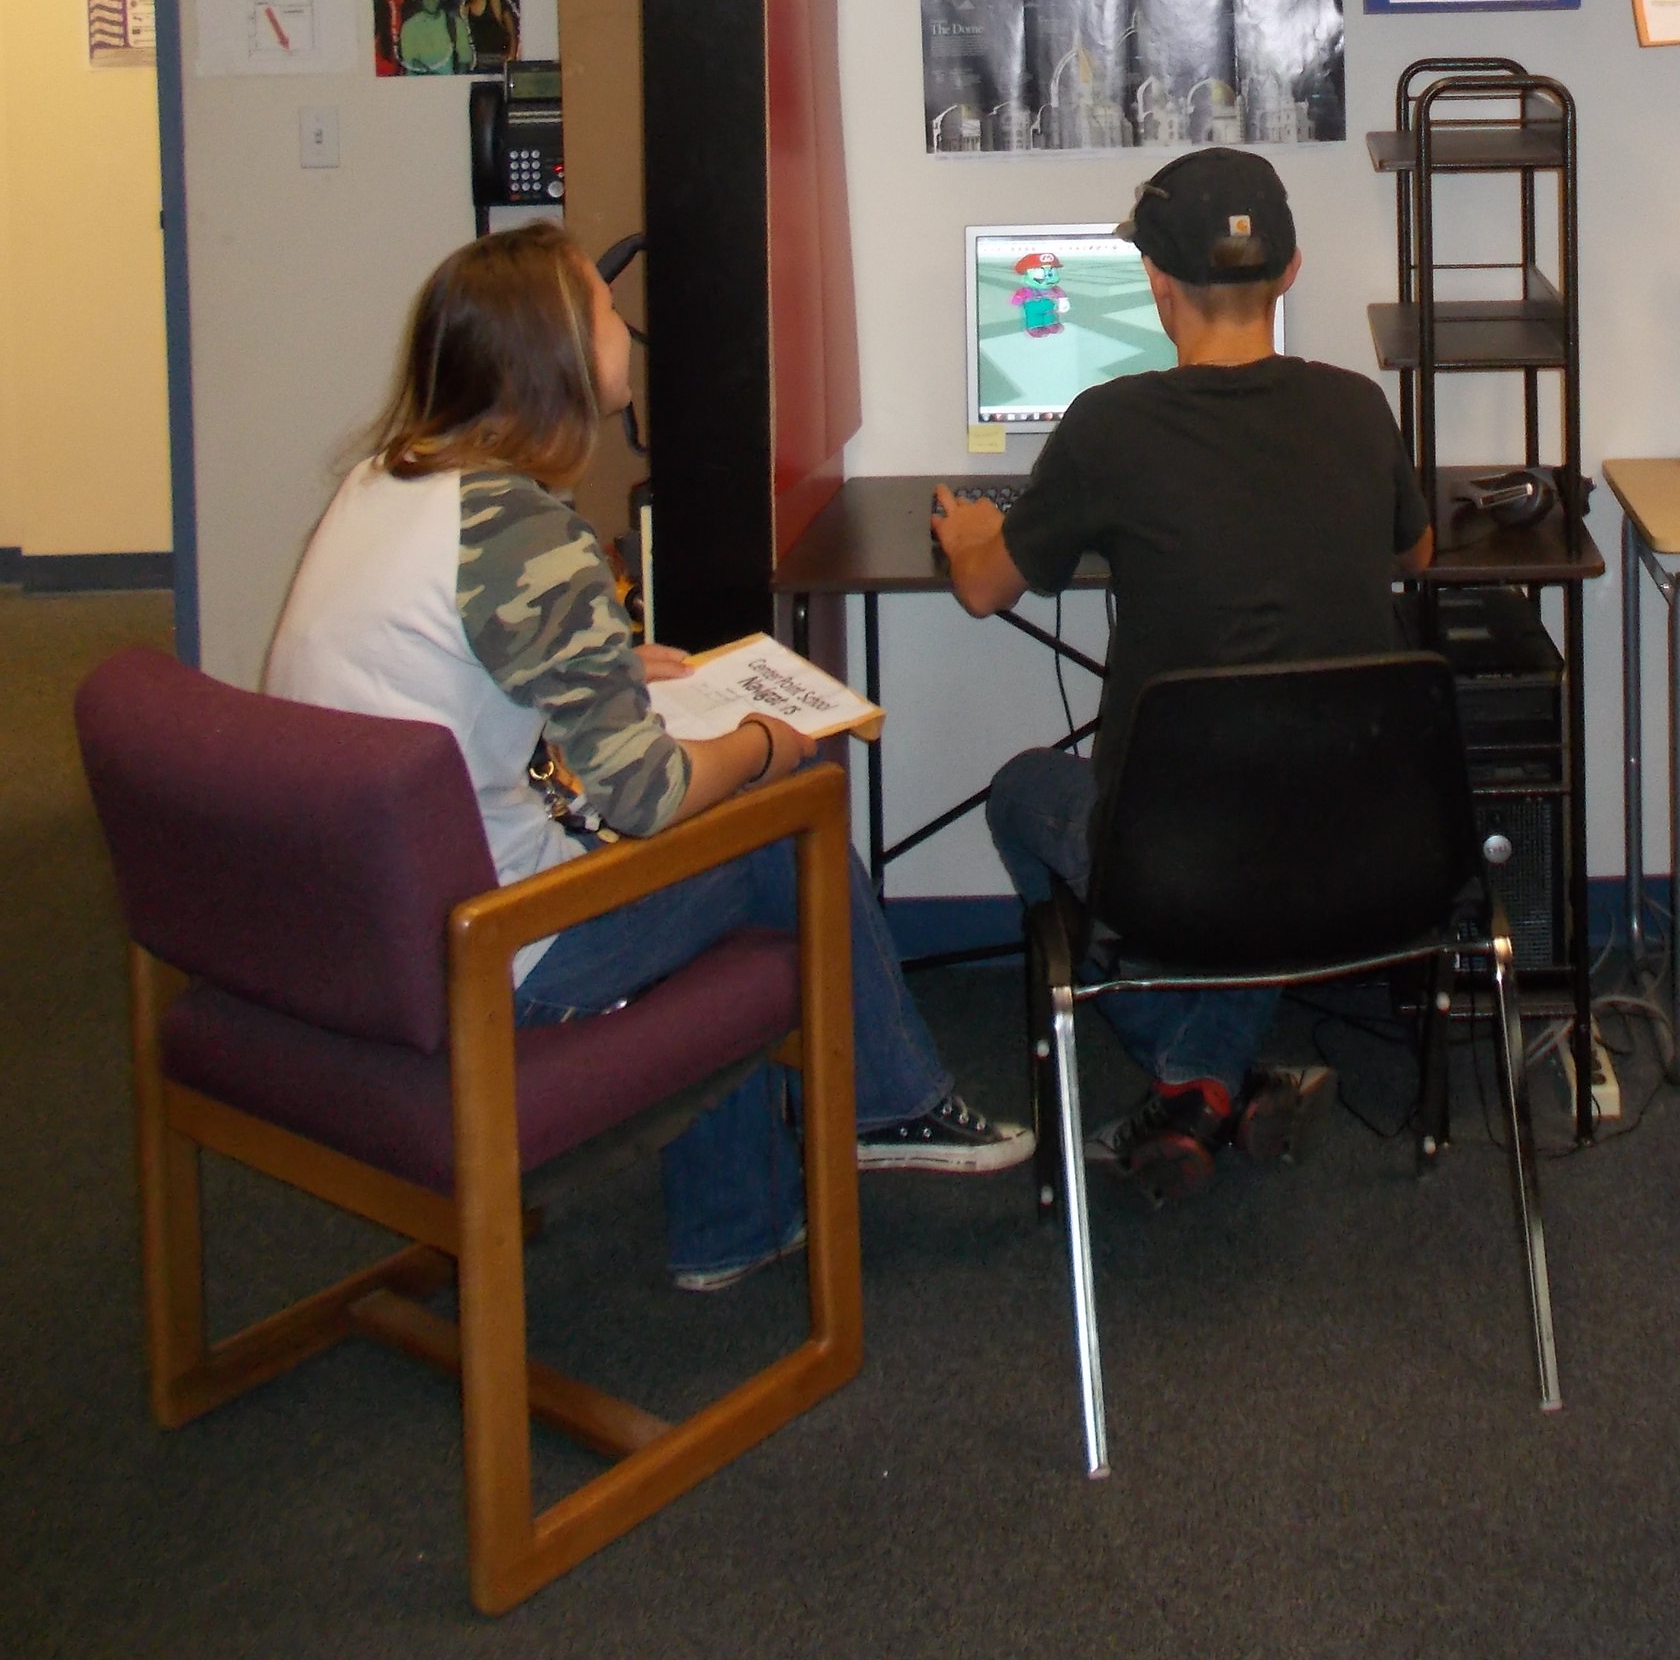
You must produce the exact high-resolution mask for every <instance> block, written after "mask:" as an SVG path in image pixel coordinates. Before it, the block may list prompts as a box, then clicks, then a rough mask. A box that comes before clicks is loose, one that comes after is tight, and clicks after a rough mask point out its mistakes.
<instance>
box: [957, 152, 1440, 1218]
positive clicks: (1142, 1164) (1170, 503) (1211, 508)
mask: <svg viewBox="0 0 1680 1660" xmlns="http://www.w3.org/2000/svg"><path fill="white" fill-rule="evenodd" d="M1115 234H1116V235H1118V236H1122V237H1124V238H1126V239H1127V240H1128V241H1131V242H1133V243H1135V244H1136V245H1137V247H1138V249H1139V251H1140V252H1141V253H1142V254H1143V260H1144V270H1145V272H1146V274H1147V275H1148V278H1149V285H1150V289H1151V292H1152V293H1153V295H1154V299H1155V305H1156V309H1157V310H1158V311H1159V313H1160V317H1161V323H1162V326H1163V327H1164V328H1165V330H1166V332H1167V334H1168V336H1169V338H1170V339H1171V340H1172V341H1173V343H1174V345H1175V347H1176V348H1177V352H1178V366H1177V367H1176V368H1174V369H1169V370H1164V371H1160V372H1156V373H1152V374H1141V375H1133V376H1126V377H1122V378H1120V379H1118V380H1113V381H1109V382H1108V383H1107V384H1105V385H1103V386H1099V387H1095V388H1093V389H1091V390H1090V391H1088V392H1086V393H1084V394H1083V395H1081V396H1080V397H1079V398H1078V399H1076V400H1075V402H1074V403H1073V405H1072V406H1071V407H1070V408H1069V409H1068V411H1067V414H1066V416H1065V417H1064V418H1063V420H1062V422H1061V424H1060V425H1059V427H1058V428H1057V430H1056V431H1055V432H1053V433H1052V434H1051V436H1050V438H1049V440H1048V441H1047V442H1046V444H1045V446H1044V450H1043V453H1042V454H1041V455H1040V457H1039V460H1038V463H1037V465H1036V466H1035V467H1034V468H1033V472H1032V477H1031V479H1030V480H1029V482H1028V484H1027V487H1026V489H1025V491H1024V492H1023V493H1022V495H1021V496H1020V497H1019V499H1018V500H1017V501H1016V503H1015V505H1014V506H1013V507H1012V508H1011V509H1010V511H1009V515H1008V517H1007V518H1004V517H1003V516H1002V515H1000V514H999V512H998V510H997V509H996V508H995V507H994V506H992V505H991V504H990V503H989V502H985V501H978V502H972V503H965V502H958V501H957V500H956V499H955V498H954V497H952V495H951V494H950V492H949V491H948V490H946V489H945V488H944V487H943V486H941V488H940V490H939V492H938V499H939V502H940V505H941V507H942V508H943V516H937V515H936V516H935V518H934V520H933V526H934V532H935V534H936V535H937V536H938V538H939V541H940V544H941V546H942V547H943V548H944V550H945V553H946V555H947V557H948V559H949V561H950V567H951V581H952V586H953V587H954V589H955V590H956V594H957V598H958V600H959V601H960V602H961V603H962V605H963V607H964V609H965V610H967V611H969V612H970V613H972V614H973V615H975V616H989V615H991V614H992V613H993V612H996V611H1001V610H1004V609H1007V608H1008V607H1009V606H1011V605H1013V604H1014V603H1015V602H1016V601H1017V600H1018V599H1020V598H1021V596H1022V595H1023V594H1024V593H1026V591H1027V590H1028V589H1029V588H1031V589H1033V590H1034V591H1036V592H1038V593H1043V594H1050V593H1057V592H1060V591H1061V590H1062V589H1063V588H1065V587H1066V586H1067V585H1068V583H1069V581H1070V580H1071V578H1072V576H1073V572H1074V567H1075V566H1076V565H1077V563H1078V561H1079V558H1080V556H1081V554H1083V553H1085V552H1087V551H1093V552H1096V553H1098V554H1101V555H1102V556H1103V557H1104V558H1105V559H1106V560H1107V561H1108V566H1109V584H1110V588H1111V590H1112V592H1113V594H1114V599H1115V608H1114V609H1115V623H1114V631H1113V636H1112V639H1111V641H1110V646H1109V657H1108V682H1107V686H1106V688H1105V691H1104V696H1103V707H1102V727H1101V730H1100V732H1099V733H1098V737H1097V744H1096V755H1095V760H1094V762H1086V761H1083V760H1081V759H1080V758H1079V757H1077V756H1071V755H1068V754H1066V753H1064V752H1062V751H1059V750H1031V751H1028V752H1027V753H1026V754H1024V755H1019V756H1017V757H1016V758H1015V759H1014V760H1013V761H1011V762H1009V763H1008V765H1006V766H1005V767H1004V768H1003V769H1002V771H1001V772H999V774H998V776H997V778H996V779H995V780H994V781H993V785H992V794H991V798H990V800H989V802H988V804H987V818H988V822H989V823H990V825H991V830H992V836H993V839H994V841H995V842H996V844H997V847H998V852H999V855H1000V856H1001V857H1002V859H1003V862H1004V866H1005V868H1006V869H1007V870H1008V871H1009V874H1010V877H1011V879H1012V880H1013V882H1014V884H1015V887H1016V889H1017V891H1018V892H1019V893H1020V895H1021V897H1022V898H1023V899H1024V900H1025V901H1026V902H1027V903H1028V904H1032V903H1036V902H1038V901H1039V900H1042V899H1045V898H1048V897H1049V892H1050V888H1049V873H1050V872H1051V871H1055V872H1056V873H1057V874H1059V875H1060V876H1062V877H1063V878H1064V879H1065V880H1067V881H1069V882H1070V883H1072V884H1073V885H1074V886H1075V887H1076V888H1080V889H1083V886H1084V882H1085V879H1086V876H1087V874H1088V868H1089V855H1088V850H1087V844H1086V826H1087V823H1088V821H1089V819H1090V815H1091V810H1092V808H1093V807H1094V805H1095V803H1096V801H1097V798H1098V796H1099V794H1100V793H1101V791H1102V789H1103V788H1104V786H1105V785H1106V784H1107V782H1108V781H1109V779H1110V777H1111V775H1112V771H1113V769H1114V767H1115V765H1116V763H1117V762H1118V759H1119V744H1120V742H1121V740H1122V739H1123V736H1124V734H1125V731H1126V728H1127V726H1128V724H1129V721H1130V717H1131V711H1132V706H1133V704H1134V703H1135V702H1136V700H1137V697H1138V694H1139V693H1140V692H1141V690H1142V689H1143V686H1144V684H1145V683H1146V682H1147V681H1148V680H1150V679H1152V678H1153V677H1154V676H1155V675H1157V674H1161V673H1164V672H1166V671H1168V670H1171V669H1182V668H1200V667H1215V666H1222V665H1226V664H1238V663H1272V662H1287V661H1292V660H1299V659H1306V658H1314V657H1334V656H1342V655H1352V654H1356V653H1364V652H1378V651H1387V650H1392V649H1393V648H1394V647H1395V646H1396V644H1397V643H1398V641H1397V638H1396V634H1395V626H1394V617H1393V604H1392V598H1391V586H1390V585H1391V583H1392V581H1393V579H1394V578H1395V576H1396V575H1414V574H1416V573H1417V572H1419V571H1421V570H1422V569H1423V568H1424V567H1425V566H1426V565H1427V564H1428V563H1429V560H1430V558H1431V555H1432V549H1433V544H1432V540H1431V532H1430V529H1429V516H1428V513H1427V510H1426V509H1425V506H1424V502H1423V498H1422V494H1421V492H1420V491H1419V489H1418V485H1417V478H1416V474H1415V473H1414V471H1413V468H1412V464H1411V460H1410V457H1409V456H1408V455H1407V453H1406V449H1405V445H1404V442H1403V441H1402V439H1401V436H1400V433H1399V430H1398V428H1397V427H1396V426H1395V422H1394V417H1393V414H1392V413H1391V412H1390V410H1389V406H1388V401H1387V399H1386V398H1385V397H1384V396H1383V393H1382V392H1381V390H1380V389H1379V388H1378V387H1377V386H1376V385H1375V384H1374V383H1372V382H1371V381H1369V380H1367V379H1365V378H1364V377H1363V376H1361V375H1356V374H1352V373H1350V372H1348V371H1346V370H1343V369H1337V368H1333V367H1331V366H1330V365H1328V364H1323V363H1309V362H1306V361H1304V360H1302V359H1300V358H1293V357H1279V356H1277V355H1276V354H1275V353H1274V352H1273V349H1272V314H1273V310H1274V308H1275V307H1276V304H1277V301H1278V298H1279V296H1281V295H1282V294H1283V292H1284V291H1285V290H1286V289H1287V288H1288V287H1289V286H1290V285H1291V284H1292V283H1293V282H1294V280H1295V277H1296V274H1297V272H1298V271H1299V270H1300V266H1301V255H1300V251H1299V249H1298V248H1297V247H1296V243H1295V223H1294V218H1293V216H1292V215H1291V213H1290V210H1289V203H1288V199H1287V196H1286V194H1285V192H1284V188H1283V184H1282V182H1281V180H1279V178H1278V176H1277V174H1276V172H1275V171H1273V169H1272V167H1271V165H1270V164H1269V163H1268V162H1266V161H1265V160H1264V159H1263V158H1261V157H1259V156H1256V155H1252V154H1249V153H1247V152H1244V151H1239V150H1227V149H1218V148H1213V149H1202V150H1195V151H1192V152H1190V153H1189V154H1187V155H1183V156H1180V157H1179V158H1178V159H1176V160H1175V161H1173V162H1171V163H1169V164H1168V165H1167V166H1166V167H1163V168H1162V169H1161V170H1160V172H1158V173H1157V174H1156V175H1155V177H1154V178H1153V179H1151V180H1150V181H1149V182H1148V183H1147V184H1145V185H1143V186H1142V187H1141V188H1140V189H1139V191H1138V199H1137V206H1136V208H1135V209H1134V212H1133V215H1132V218H1131V219H1130V220H1128V221H1127V222H1126V223H1125V224H1122V225H1120V226H1118V227H1116V232H1115ZM1276 1006H1277V994H1276V993H1275V992H1272V991H1256V992H1215V993H1197V994H1191V993H1147V994H1131V995H1129V996H1126V997H1119V996H1115V997H1109V998H1103V999H1100V1000H1099V1007H1101V1008H1102V1009H1103V1012H1104V1014H1105V1015H1107V1016H1108V1017H1109V1019H1110V1020H1111V1021H1112V1022H1113V1023H1114V1025H1115V1026H1116V1028H1117V1029H1118V1030H1119V1032H1120V1035H1121V1038H1122V1039H1123V1040H1124V1042H1125V1044H1126V1047H1127V1048H1128V1050H1129V1051H1130V1052H1131V1054H1132V1055H1133V1057H1134V1058H1135V1059H1136V1060H1137V1061H1138V1062H1139V1064H1140V1065H1142V1066H1143V1067H1144V1068H1145V1069H1146V1070H1147V1071H1148V1072H1149V1074H1150V1076H1151V1078H1152V1079H1153V1080H1154V1089H1153V1093H1152V1099H1151V1102H1150V1105H1149V1107H1148V1108H1147V1109H1146V1110H1145V1112H1144V1113H1143V1114H1142V1115H1141V1117H1139V1118H1137V1119H1136V1120H1134V1121H1132V1122H1130V1123H1127V1124H1117V1125H1111V1126H1108V1127H1107V1128H1106V1129H1105V1130H1102V1131H1099V1132H1098V1133H1097V1135H1096V1136H1095V1137H1093V1138H1092V1139H1091V1141H1089V1142H1088V1143H1087V1155H1088V1156H1089V1157H1093V1158H1106V1159H1109V1160H1113V1161H1114V1162H1115V1163H1116V1164H1117V1166H1118V1167H1119V1168H1120V1170H1121V1171H1122V1172H1124V1173H1125V1174H1127V1175H1129V1176H1130V1177H1131V1178H1132V1184H1133V1188H1134V1191H1135V1192H1138V1193H1140V1194H1141V1195H1143V1196H1144V1197H1145V1198H1146V1199H1147V1200H1148V1201H1149V1202H1151V1203H1157V1204H1158V1203H1159V1202H1160V1201H1161V1200H1162V1199H1165V1198H1169V1197H1176V1196H1178V1195H1181V1194H1185V1193H1189V1192H1191V1191H1193V1190H1194V1189H1195V1188H1197V1187H1199V1186H1200V1185H1201V1184H1202V1183H1203V1182H1204V1181H1206V1180H1207V1178H1208V1176H1209V1175H1210V1174H1211V1173H1212V1169H1213V1157H1212V1155H1213V1151H1214V1149H1215V1148H1216V1147H1217V1146H1219V1145H1220V1144H1221V1143H1222V1142H1223V1141H1225V1140H1234V1141H1236V1142H1237V1143H1238V1144H1239V1145H1241V1146H1243V1147H1245V1148H1246V1149H1247V1150H1249V1151H1250V1152H1252V1153H1254V1154H1255V1155H1256V1156H1265V1155H1266V1154H1268V1153H1275V1152H1277V1151H1279V1150H1282V1149H1283V1148H1285V1147H1287V1146H1288V1145H1290V1143H1291V1140H1292V1138H1294V1137H1295V1136H1296V1135H1297V1134H1298V1133H1299V1126H1298V1125H1297V1123H1296V1122H1295V1120H1296V1119H1298V1118H1301V1117H1304V1115H1305V1113H1306V1110H1307V1109H1308V1107H1310V1106H1311V1105H1312V1104H1313V1102H1312V1099H1311V1098H1312V1097H1313V1096H1314V1094H1322V1093H1324V1091H1323V1089H1322V1086H1323V1085H1324V1083H1325V1082H1326V1081H1327V1078H1328V1074H1326V1073H1325V1072H1324V1069H1322V1068H1316V1069H1313V1070H1312V1071H1311V1072H1310V1073H1309V1074H1306V1075H1301V1074H1283V1073H1278V1072H1275V1071H1273V1072H1269V1073H1256V1072H1255V1069H1254V1063H1255V1058H1256V1056H1257V1055H1258V1053H1259V1050H1260V1045H1261V1043H1262V1041H1263V1040H1264V1038H1265V1036H1266V1033H1267V1031H1268V1029H1269V1027H1270V1025H1271V1021H1272V1016H1273V1014H1274V1012H1275V1010H1276Z"/></svg>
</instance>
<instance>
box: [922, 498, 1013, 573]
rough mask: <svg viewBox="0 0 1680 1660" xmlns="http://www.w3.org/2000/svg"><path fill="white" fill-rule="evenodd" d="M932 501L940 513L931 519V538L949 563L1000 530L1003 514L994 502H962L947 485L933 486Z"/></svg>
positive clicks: (989, 538) (981, 499) (987, 541)
mask: <svg viewBox="0 0 1680 1660" xmlns="http://www.w3.org/2000/svg"><path fill="white" fill-rule="evenodd" d="M933 499H934V501H935V502H936V503H937V504H938V506H939V507H940V508H941V509H942V510H943V511H942V512H939V513H935V514H933V515H932V516H931V518H930V520H929V523H930V524H931V525H932V527H933V535H934V539H935V540H936V541H937V542H938V543H939V546H940V547H941V548H942V549H943V550H944V553H945V557H946V558H947V559H950V560H952V561H956V560H959V559H961V558H962V556H963V554H964V552H966V551H968V550H969V549H972V548H977V547H980V546H983V545H984V544H986V543H989V542H990V541H991V540H992V538H993V537H995V536H996V535H998V534H999V532H1000V531H1001V530H1002V529H1003V514H1002V513H1001V512H999V510H998V506H997V503H996V502H994V501H989V500H987V499H986V498H985V497H984V496H982V497H981V498H980V499H979V500H978V501H963V500H961V499H960V498H958V497H957V496H956V495H954V494H953V493H952V491H951V489H950V488H949V486H947V485H944V484H940V485H936V486H935V487H934V492H933Z"/></svg>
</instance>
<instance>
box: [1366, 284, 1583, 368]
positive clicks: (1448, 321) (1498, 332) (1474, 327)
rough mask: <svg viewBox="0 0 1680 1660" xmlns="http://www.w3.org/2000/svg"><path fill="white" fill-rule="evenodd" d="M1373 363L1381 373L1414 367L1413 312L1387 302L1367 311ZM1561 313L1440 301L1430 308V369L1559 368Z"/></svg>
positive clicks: (1526, 304) (1531, 306)
mask: <svg viewBox="0 0 1680 1660" xmlns="http://www.w3.org/2000/svg"><path fill="white" fill-rule="evenodd" d="M1365 309H1366V313H1367V314H1368V315H1369V317H1370V319H1371V339H1372V341H1373V343H1374V344H1375V346H1376V348H1377V361H1378V362H1379V363H1380V364H1381V365H1382V366H1383V368H1385V369H1415V368H1416V367H1417V365H1418V357H1419V350H1418V308H1417V307H1416V306H1415V305H1409V304H1408V305H1402V304H1399V303H1398V302H1396V301H1393V300H1390V301H1387V302H1384V303H1380V304H1377V305H1371V306H1367V307H1366V308H1365ZM1565 362H1566V353H1565V350H1564V326H1563V308H1562V306H1561V305H1557V304H1553V303H1551V302H1548V301H1543V300H1444V301H1437V302H1436V304H1435V367H1436V369H1437V370H1440V371H1442V372H1443V373H1452V372H1454V371H1460V370H1476V369H1561V368H1563V367H1564V366H1565Z"/></svg>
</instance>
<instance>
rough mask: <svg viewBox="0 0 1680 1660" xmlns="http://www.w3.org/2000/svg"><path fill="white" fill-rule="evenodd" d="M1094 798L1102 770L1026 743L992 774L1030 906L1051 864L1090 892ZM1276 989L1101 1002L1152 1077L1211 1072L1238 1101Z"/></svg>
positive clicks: (1043, 894) (993, 820) (1003, 837)
mask: <svg viewBox="0 0 1680 1660" xmlns="http://www.w3.org/2000/svg"><path fill="white" fill-rule="evenodd" d="M1096 801H1097V783H1096V770H1095V768H1093V767H1092V765H1091V763H1090V762H1089V761H1086V760H1083V759H1082V758H1081V757H1079V756H1077V755H1069V754H1067V753H1066V752H1064V751H1062V750H1059V749H1029V750H1027V751H1026V752H1025V753H1024V754H1021V755H1017V756H1016V757H1015V759H1014V760H1012V761H1010V762H1007V763H1006V764H1005V765H1004V767H1003V768H1002V769H1001V770H1000V771H999V773H998V775H997V777H996V778H994V779H993V780H992V793H991V796H990V798H989V799H988V801H987V803H986V822H987V824H988V825H989V826H990V827H991V832H992V840H993V842H994V843H996V845H997V850H998V857H999V858H1001V859H1002V860H1003V865H1004V869H1005V870H1007V871H1008V872H1009V879H1010V880H1011V881H1012V882H1013V883H1014V884H1015V891H1016V892H1017V893H1018V894H1020V896H1021V899H1022V901H1023V902H1024V903H1025V904H1028V905H1037V904H1041V903H1043V902H1044V901H1045V900H1047V899H1049V897H1050V873H1051V872H1052V871H1054V872H1055V873H1056V874H1057V875H1058V876H1060V877H1061V878H1062V879H1063V880H1064V881H1065V882H1067V883H1068V885H1069V886H1070V887H1072V888H1073V890H1074V891H1075V892H1076V893H1078V894H1080V895H1083V894H1084V892H1085V887H1086V883H1087V882H1088V881H1089V879H1090V874H1091V854H1090V844H1089V842H1088V840H1087V826H1088V825H1089V824H1090V820H1091V810H1092V808H1093V807H1095V806H1096ZM1279 995H1280V994H1279V993H1278V992H1277V991H1275V990H1270V989H1267V990H1262V991H1133V992H1113V993H1110V994H1109V995H1108V996H1106V997H1099V998H1097V999H1096V1005H1097V1007H1098V1008H1099V1009H1101V1010H1102V1012H1103V1015H1104V1016H1105V1018H1106V1019H1107V1020H1108V1022H1109V1024H1110V1025H1112V1026H1113V1027H1114V1029H1115V1031H1117V1032H1118V1033H1119V1034H1120V1041H1121V1042H1122V1043H1124V1044H1125V1046H1126V1050H1127V1053H1129V1054H1130V1055H1131V1057H1132V1059H1133V1060H1135V1061H1136V1062H1137V1063H1138V1065H1139V1066H1141V1067H1142V1068H1143V1069H1144V1071H1146V1072H1147V1073H1148V1074H1149V1076H1150V1077H1151V1078H1153V1079H1155V1080H1157V1081H1158V1082H1160V1083H1164V1084H1184V1083H1189V1082H1190V1081H1191V1080H1192V1079H1196V1078H1214V1079H1217V1080H1218V1081H1219V1082H1220V1083H1222V1084H1224V1086H1225V1087H1226V1089H1227V1090H1229V1091H1230V1094H1231V1099H1232V1101H1233V1102H1234V1101H1235V1100H1236V1099H1237V1096H1238V1093H1239V1092H1240V1091H1241V1089H1242V1083H1243V1078H1244V1076H1245V1075H1246V1074H1247V1072H1248V1069H1249V1067H1250V1066H1252V1065H1253V1063H1254V1060H1255V1058H1256V1057H1257V1056H1258V1055H1259V1053H1260V1045H1261V1044H1262V1043H1263V1042H1264V1041H1265V1037H1266V1033H1267V1032H1268V1031H1269V1030H1270V1029H1271V1024H1272V1017H1273V1015H1274V1014H1275V1013H1276V1012H1277V1005H1278V998H1279Z"/></svg>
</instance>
